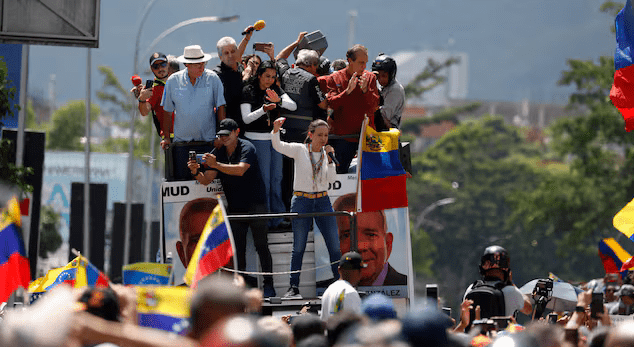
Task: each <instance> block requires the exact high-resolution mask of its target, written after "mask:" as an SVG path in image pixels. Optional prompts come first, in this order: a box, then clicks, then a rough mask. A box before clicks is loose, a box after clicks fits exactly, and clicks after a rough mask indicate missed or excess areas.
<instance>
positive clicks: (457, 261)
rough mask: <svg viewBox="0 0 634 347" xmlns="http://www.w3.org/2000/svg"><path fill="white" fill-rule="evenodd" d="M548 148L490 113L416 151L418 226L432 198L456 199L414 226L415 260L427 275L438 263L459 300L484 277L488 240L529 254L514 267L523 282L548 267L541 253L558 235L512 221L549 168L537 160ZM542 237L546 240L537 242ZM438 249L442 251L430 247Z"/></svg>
mask: <svg viewBox="0 0 634 347" xmlns="http://www.w3.org/2000/svg"><path fill="white" fill-rule="evenodd" d="M542 156H543V152H542V151H541V149H540V148H539V147H537V146H536V145H534V144H531V143H528V142H527V141H526V140H525V139H524V137H523V135H522V133H521V132H520V129H517V128H515V127H511V126H508V125H505V124H504V120H503V118H501V117H494V116H487V117H484V118H482V119H480V120H472V121H466V122H464V123H462V124H460V125H458V126H457V127H455V128H454V129H453V130H452V131H450V132H448V133H447V134H445V136H443V137H442V138H441V139H440V140H439V141H438V142H437V143H436V144H434V145H433V146H432V147H431V148H430V149H428V150H427V151H426V152H425V153H423V154H421V155H419V156H417V157H415V158H414V159H413V161H412V165H413V170H414V177H412V179H410V180H408V198H409V201H410V204H409V205H410V215H411V221H412V222H414V227H415V226H416V225H415V224H416V222H417V221H420V218H419V216H420V214H421V213H422V212H423V211H424V210H425V208H426V207H427V206H430V205H432V204H433V203H434V202H436V201H438V200H440V199H444V198H449V197H451V198H454V199H455V202H454V203H452V204H448V205H444V206H440V207H437V208H436V209H434V210H431V211H427V214H426V215H425V218H424V219H423V223H422V224H421V228H419V229H412V244H413V247H412V255H413V259H416V260H417V263H416V264H415V265H414V268H415V269H416V270H417V272H419V273H421V270H423V271H422V274H423V275H427V273H426V269H428V268H431V270H432V272H433V275H434V277H435V278H436V279H437V281H438V283H439V284H441V287H442V290H443V292H444V293H446V295H444V297H445V298H446V299H447V300H448V301H449V302H450V303H452V305H456V306H454V307H457V304H458V303H459V302H460V299H461V295H462V292H463V291H464V289H465V288H466V287H467V285H468V284H469V283H470V282H472V281H474V280H475V279H477V278H478V277H479V275H478V272H477V265H478V264H479V261H480V255H481V252H482V250H484V248H485V247H486V246H488V245H491V244H500V245H502V246H504V247H506V248H507V249H508V250H509V251H510V252H511V257H512V259H513V263H514V264H519V263H520V262H521V264H522V266H521V267H520V266H517V267H516V271H514V278H515V279H516V280H518V281H519V282H521V283H524V282H526V281H528V280H530V279H532V278H534V277H532V276H535V277H537V276H540V274H541V272H543V271H544V270H543V269H544V268H548V264H549V262H548V261H546V260H545V259H544V257H543V256H541V257H540V255H543V254H542V251H549V250H552V249H553V247H554V246H553V245H552V241H551V242H549V241H548V240H545V236H544V233H543V231H542V230H539V229H537V230H531V231H530V234H529V233H527V231H526V230H525V229H524V228H522V226H521V225H519V224H518V223H516V224H510V223H509V222H508V219H509V217H510V216H511V215H512V213H513V209H512V206H511V201H512V200H511V198H512V197H513V196H514V194H516V193H517V192H518V191H530V190H531V189H533V188H534V187H536V186H537V185H538V183H539V182H540V180H541V179H542V177H544V176H545V175H548V174H549V172H548V170H547V169H544V168H540V167H539V166H538V165H537V164H538V163H540V162H541V158H542ZM425 221H427V222H425ZM419 240H420V243H418V241H419ZM425 244H426V245H425ZM535 244H537V245H539V247H541V248H539V249H536V248H535V247H536V246H534V245H535ZM430 249H431V250H438V251H433V252H430V254H425V252H429V250H430ZM443 250H444V251H443ZM449 250H450V251H449ZM421 252H423V253H421ZM430 256H431V260H432V263H431V265H430V264H429V260H430V258H429V257H430ZM421 261H422V263H421ZM550 264H552V261H550ZM541 276H542V277H543V276H545V274H541ZM520 285H521V284H520Z"/></svg>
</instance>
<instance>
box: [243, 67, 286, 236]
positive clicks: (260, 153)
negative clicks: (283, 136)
mask: <svg viewBox="0 0 634 347" xmlns="http://www.w3.org/2000/svg"><path fill="white" fill-rule="evenodd" d="M276 79H277V70H276V69H275V64H274V63H273V62H271V61H269V60H267V61H265V62H263V63H262V64H260V66H259V67H258V70H257V72H256V74H255V76H253V77H252V79H251V80H250V81H249V83H247V84H246V85H245V86H244V88H243V89H242V104H241V105H240V110H241V111H242V120H243V121H244V124H245V126H244V127H245V129H244V136H245V137H246V138H247V139H248V140H249V141H251V143H253V145H254V146H255V151H256V155H257V157H258V165H259V166H260V172H261V173H262V180H263V181H264V185H265V192H266V201H267V208H268V210H269V212H274V213H276V212H285V211H286V206H285V205H284V200H282V154H280V153H279V152H277V151H275V150H273V147H272V146H271V130H272V129H273V121H275V120H276V119H277V118H278V117H279V116H280V108H284V109H287V110H289V111H294V110H295V109H296V108H297V104H295V102H294V101H293V100H292V99H291V98H290V97H289V96H288V95H286V93H284V91H283V90H282V89H281V88H280V87H279V86H277V84H276V83H275V81H276ZM281 222H282V219H281V218H276V219H271V220H270V222H269V227H270V228H273V229H274V228H277V227H278V225H279V224H280V223H281Z"/></svg>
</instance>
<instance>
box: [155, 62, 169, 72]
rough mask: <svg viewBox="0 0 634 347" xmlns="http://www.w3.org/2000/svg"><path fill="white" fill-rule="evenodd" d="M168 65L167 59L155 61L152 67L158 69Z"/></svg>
mask: <svg viewBox="0 0 634 347" xmlns="http://www.w3.org/2000/svg"><path fill="white" fill-rule="evenodd" d="M166 66H167V62H166V61H162V62H160V63H154V64H152V69H154V70H156V69H158V68H160V67H166Z"/></svg>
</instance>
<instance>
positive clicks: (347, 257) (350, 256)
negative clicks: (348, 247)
mask: <svg viewBox="0 0 634 347" xmlns="http://www.w3.org/2000/svg"><path fill="white" fill-rule="evenodd" d="M339 267H340V268H342V269H344V270H360V269H363V268H366V267H368V264H366V263H364V262H363V258H361V254H359V253H357V252H348V253H346V254H344V255H342V256H341V260H340V261H339Z"/></svg>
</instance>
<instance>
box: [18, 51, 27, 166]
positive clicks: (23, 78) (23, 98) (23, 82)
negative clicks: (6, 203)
mask: <svg viewBox="0 0 634 347" xmlns="http://www.w3.org/2000/svg"><path fill="white" fill-rule="evenodd" d="M29 47H30V46H29V45H22V64H21V68H20V100H19V101H18V102H19V103H20V111H18V137H17V143H16V147H15V166H17V167H22V163H23V157H24V128H25V124H26V103H27V89H28V80H29Z"/></svg>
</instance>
